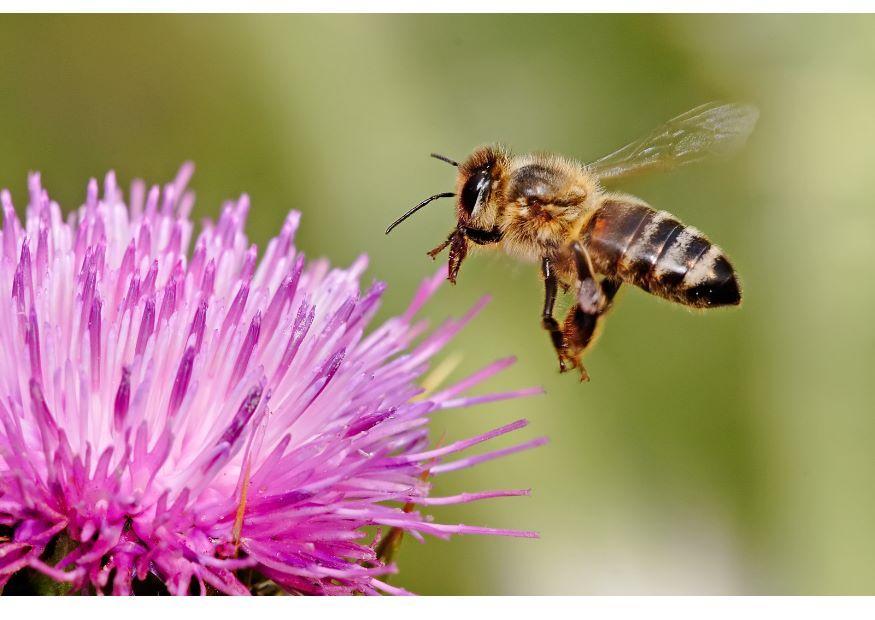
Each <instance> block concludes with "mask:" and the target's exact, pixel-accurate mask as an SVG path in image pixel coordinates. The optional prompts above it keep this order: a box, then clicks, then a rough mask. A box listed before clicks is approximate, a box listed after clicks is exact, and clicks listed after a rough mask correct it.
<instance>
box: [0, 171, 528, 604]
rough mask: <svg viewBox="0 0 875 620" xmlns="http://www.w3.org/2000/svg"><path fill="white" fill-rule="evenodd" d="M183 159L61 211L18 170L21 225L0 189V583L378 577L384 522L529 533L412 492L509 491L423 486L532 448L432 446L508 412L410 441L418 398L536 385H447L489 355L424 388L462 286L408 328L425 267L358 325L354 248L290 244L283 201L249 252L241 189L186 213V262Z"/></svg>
mask: <svg viewBox="0 0 875 620" xmlns="http://www.w3.org/2000/svg"><path fill="white" fill-rule="evenodd" d="M192 170H193V169H192V167H191V166H190V165H186V166H183V168H182V169H181V170H180V172H179V174H178V175H177V177H176V179H175V180H174V181H173V182H172V183H170V184H168V185H166V186H164V187H163V189H161V188H159V187H157V186H155V187H152V188H151V189H149V190H148V191H147V189H146V186H145V185H144V184H143V183H142V182H139V181H138V182H134V184H133V185H132V188H131V192H130V199H129V202H130V206H127V205H126V204H125V203H124V201H123V196H122V192H121V191H120V190H119V187H118V185H117V184H116V180H115V176H114V175H113V174H112V173H109V174H108V175H107V177H106V181H105V183H104V189H103V196H102V198H101V197H100V196H99V191H98V185H97V182H96V181H94V180H92V181H91V182H90V183H89V185H88V190H87V195H86V200H85V204H84V205H83V206H82V207H80V208H79V209H78V210H77V211H75V212H74V213H71V214H70V215H69V217H68V218H67V220H66V222H65V221H64V220H63V218H62V214H61V209H60V207H59V206H58V204H57V203H55V202H53V201H51V200H50V199H49V196H48V194H47V193H46V191H45V190H44V189H43V188H42V185H41V183H40V177H39V175H38V174H32V175H31V176H30V178H29V204H28V207H27V213H26V218H25V222H24V224H23V225H22V223H21V222H20V221H19V220H18V219H17V217H16V214H15V211H14V209H13V205H12V200H11V198H10V194H9V192H7V191H3V192H2V194H0V202H2V209H3V227H2V239H0V298H2V299H5V300H7V301H6V302H5V303H4V304H3V305H2V306H0V312H2V317H0V588H2V586H3V585H4V584H6V583H7V582H8V581H9V580H10V578H11V577H13V575H15V574H16V573H17V572H18V571H21V570H22V569H30V571H34V570H35V571H38V572H41V573H44V574H45V575H47V576H48V577H49V578H50V579H52V580H54V581H57V582H65V583H67V584H68V586H67V587H69V588H73V589H76V590H82V591H86V592H96V593H113V594H130V593H132V592H134V591H135V589H136V588H137V587H139V584H140V583H141V582H142V580H145V579H147V578H149V579H151V580H152V581H155V580H156V579H157V580H159V581H160V582H161V583H163V584H164V586H166V588H167V590H168V591H169V592H171V593H173V594H187V593H189V592H199V593H201V594H203V593H206V592H208V591H213V590H214V591H219V592H223V593H227V594H247V593H249V592H250V585H249V583H248V582H247V580H249V579H252V578H253V576H256V578H258V579H267V580H271V581H272V582H273V583H275V584H277V585H278V586H279V587H281V588H283V589H284V590H286V591H289V592H298V593H313V594H349V593H368V594H373V593H379V592H390V593H398V592H402V591H401V590H400V589H399V588H395V587H392V586H390V585H388V584H387V583H386V582H385V580H384V578H381V577H382V576H383V575H386V574H387V573H389V572H391V571H393V570H394V567H393V566H392V565H391V563H389V562H388V561H387V558H386V557H385V555H384V554H381V553H379V552H378V551H381V550H383V549H381V548H380V541H381V540H382V541H383V543H385V542H386V541H387V540H388V539H386V538H385V536H386V535H387V533H388V532H392V535H393V536H397V533H398V532H408V533H409V534H410V535H412V536H415V537H417V538H421V537H422V535H423V534H430V535H433V536H437V537H442V538H443V537H448V536H450V535H451V534H493V535H506V536H523V537H532V536H535V534H534V533H532V532H527V531H516V530H500V529H489V528H484V527H475V526H470V525H445V524H440V523H435V522H433V521H432V520H431V519H429V518H428V516H427V515H424V514H422V513H421V512H420V511H419V509H418V508H419V507H427V506H429V505H435V504H454V503H463V502H468V501H473V500H479V499H484V498H491V497H499V496H509V495H525V494H527V493H528V491H527V490H507V491H487V492H476V493H463V494H460V495H455V496H451V497H431V496H430V495H429V489H430V484H429V481H428V478H429V476H430V475H436V474H440V473H443V472H447V471H452V470H455V469H459V468H462V467H468V466H471V465H475V464H477V463H480V462H483V461H486V460H489V459H492V458H496V457H499V456H503V455H506V454H510V453H512V452H516V451H518V450H522V449H525V448H529V447H532V446H535V445H538V444H540V443H543V439H535V440H530V441H526V442H523V443H520V444H518V445H515V446H513V447H510V448H503V449H499V450H493V451H491V452H485V453H481V454H479V455H475V456H467V457H459V458H456V459H455V460H445V459H446V457H450V456H454V455H456V454H457V453H459V452H460V451H462V450H465V449H466V448H469V447H471V446H474V445H476V444H479V443H481V442H485V441H487V440H490V439H492V438H494V437H497V436H499V435H503V434H505V433H509V432H511V431H515V430H517V429H520V428H522V427H523V426H525V425H526V421H525V420H518V421H516V422H513V423H511V424H508V425H506V426H503V427H501V428H497V429H495V430H493V431H491V432H488V433H486V434H483V435H480V436H478V437H473V438H471V439H467V440H463V441H458V442H455V443H449V444H447V445H440V446H437V447H429V446H428V443H429V440H428V424H429V421H430V417H431V416H432V415H433V414H435V413H437V412H440V411H442V410H444V409H449V408H455V407H465V406H469V405H474V404H477V403H482V402H487V401H493V400H498V399H502V398H513V397H518V396H524V395H528V394H533V393H536V392H538V391H539V390H534V389H527V390H518V391H515V392H509V393H504V394H492V395H487V396H466V395H465V394H466V393H467V391H468V390H469V389H470V388H472V387H473V386H475V385H476V384H478V383H480V382H481V381H483V380H484V379H486V378H488V377H490V376H491V375H493V374H495V373H496V372H498V371H500V370H501V369H502V368H504V367H506V366H507V365H508V364H509V363H511V362H512V360H509V359H506V360H500V361H498V362H495V363H494V364H491V365H489V366H487V367H486V368H484V369H483V370H481V371H480V372H478V373H476V374H475V375H473V376H471V377H469V378H468V379H465V380H463V381H461V382H460V383H458V384H456V385H454V386H452V387H449V388H446V389H443V390H441V391H440V392H438V393H434V394H431V395H430V396H427V397H425V398H423V397H422V396H423V395H422V394H420V392H421V391H422V390H421V388H418V387H417V381H418V380H420V378H421V377H422V375H423V373H424V372H425V371H426V369H427V366H428V363H429V361H430V360H431V359H432V358H433V357H434V356H435V354H436V353H438V351H439V350H440V349H441V348H442V347H443V346H444V345H445V344H446V343H447V342H448V341H449V340H450V339H451V338H452V337H453V336H454V335H455V334H456V333H457V332H458V331H459V330H460V329H461V328H462V327H463V326H464V325H465V323H467V322H468V321H469V320H470V319H471V318H472V316H473V315H474V314H475V313H476V312H477V310H479V309H480V307H481V305H482V304H480V305H478V306H477V307H476V308H474V310H472V312H471V313H469V314H468V315H467V316H465V317H464V318H462V319H461V320H451V321H448V322H446V323H444V324H443V325H441V326H440V327H438V328H437V329H436V330H435V331H432V332H431V333H427V331H426V326H425V325H424V324H423V323H421V322H414V316H415V315H416V313H417V312H418V310H419V309H420V308H421V306H422V305H423V304H424V303H425V302H426V300H427V299H428V298H429V297H430V296H431V295H432V294H433V293H434V291H435V290H436V289H437V287H438V286H439V285H440V282H441V280H442V279H443V277H444V276H445V273H442V274H438V275H437V276H436V277H434V278H431V279H428V280H426V281H425V282H424V283H423V285H422V287H421V288H420V289H419V291H418V293H417V294H416V296H415V297H414V299H413V301H412V303H411V304H410V307H409V308H408V309H407V310H406V311H405V312H404V314H402V315H401V316H398V317H396V318H392V319H390V320H388V321H386V322H385V323H384V324H383V325H381V326H379V327H377V328H376V329H373V331H370V333H365V328H366V325H367V324H368V322H369V320H370V319H371V317H372V316H373V314H374V312H375V311H376V309H377V305H378V303H379V300H380V296H381V294H382V292H383V289H384V285H383V284H381V283H375V284H373V285H372V286H371V287H370V288H368V289H367V290H366V291H364V292H363V293H362V292H360V289H359V279H360V277H361V274H362V272H363V270H364V269H365V266H366V259H365V258H364V257H362V258H360V259H359V260H357V261H356V262H355V263H354V264H353V265H352V266H351V267H350V268H349V269H331V268H330V267H329V265H328V263H327V262H325V261H322V260H318V261H311V262H309V263H307V262H305V260H304V256H303V255H302V254H301V253H300V252H299V251H297V250H296V248H295V246H294V244H293V237H294V234H295V230H296V228H297V226H298V221H299V214H298V213H295V212H292V213H291V214H290V215H289V216H288V218H287V219H286V221H285V224H284V225H283V228H282V230H281V232H280V234H279V236H277V237H275V238H274V239H272V240H271V241H270V242H269V243H268V245H267V249H266V251H265V253H264V255H263V257H262V258H261V260H260V261H259V260H258V254H257V250H256V247H255V246H254V245H252V246H250V245H249V243H248V241H247V239H246V236H245V234H244V232H243V227H244V222H245V220H246V215H247V211H248V210H249V201H248V198H247V197H246V196H243V197H241V198H240V199H239V200H237V201H236V202H229V203H226V204H225V205H224V207H223V210H222V213H221V216H220V217H219V219H218V222H216V223H213V222H210V221H206V222H205V223H204V226H203V230H202V231H201V232H200V234H199V236H198V237H197V240H196V242H195V244H194V250H193V252H192V253H191V258H190V259H189V258H188V257H187V248H188V246H189V242H190V239H191V237H192V234H193V226H192V223H191V221H190V219H189V213H190V211H191V208H192V205H193V194H192V193H191V192H188V191H186V185H187V182H188V180H189V178H190V176H191V174H192ZM420 336H422V338H420ZM418 396H419V397H418ZM417 397H418V398H417ZM367 526H376V528H377V529H378V530H379V531H381V532H382V533H383V538H380V535H379V534H378V535H377V537H376V538H374V537H370V538H372V540H368V536H367V531H368V529H367ZM371 529H373V528H371ZM383 547H385V545H383ZM245 582H247V583H245Z"/></svg>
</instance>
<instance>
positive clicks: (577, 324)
mask: <svg viewBox="0 0 875 620" xmlns="http://www.w3.org/2000/svg"><path fill="white" fill-rule="evenodd" d="M571 249H572V251H573V253H574V264H575V266H576V268H577V278H578V282H579V288H578V293H577V303H576V304H575V305H574V307H573V308H572V309H571V310H570V311H569V312H568V316H567V317H566V318H565V324H564V326H563V338H564V342H565V347H566V349H567V351H568V353H567V354H568V356H569V357H570V358H571V359H572V360H573V367H575V368H577V369H579V370H580V380H581V381H589V373H587V372H586V368H585V367H584V365H583V363H582V362H581V361H580V360H581V357H582V356H583V353H584V351H586V349H587V348H588V347H589V345H590V344H592V340H593V336H594V335H595V332H596V328H597V327H598V322H599V319H600V318H601V316H602V315H603V314H604V313H605V312H607V311H608V309H609V308H610V307H611V302H612V301H613V299H614V295H616V293H617V291H618V290H619V288H620V284H621V282H620V281H619V280H616V279H613V278H604V279H603V280H602V281H601V282H598V281H596V279H595V274H594V272H593V268H592V262H591V261H590V259H589V255H588V254H587V252H586V249H585V248H584V247H583V246H582V245H581V244H580V243H574V244H573V245H572V247H571Z"/></svg>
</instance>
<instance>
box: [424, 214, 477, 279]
mask: <svg viewBox="0 0 875 620" xmlns="http://www.w3.org/2000/svg"><path fill="white" fill-rule="evenodd" d="M447 246H449V248H450V259H449V262H448V264H447V280H449V281H450V284H455V283H456V276H457V275H458V274H459V268H460V267H461V266H462V261H463V260H465V256H467V255H468V239H467V237H465V234H464V233H463V232H462V230H461V229H460V228H458V227H456V228H454V229H453V230H451V231H450V234H449V236H448V237H447V240H446V241H444V242H443V243H441V244H440V245H439V246H437V247H436V248H434V249H433V250H431V251H430V252H428V255H429V256H430V257H431V258H432V260H434V259H435V258H437V255H438V254H440V253H441V252H443V251H444V250H445V249H446V248H447Z"/></svg>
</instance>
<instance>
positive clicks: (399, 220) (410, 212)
mask: <svg viewBox="0 0 875 620" xmlns="http://www.w3.org/2000/svg"><path fill="white" fill-rule="evenodd" d="M453 196H455V194H454V193H453V192H443V193H440V194H435V195H434V196H429V197H428V198H426V199H425V200H423V201H422V202H420V203H419V204H418V205H416V206H415V207H413V208H412V209H410V211H408V212H407V213H405V214H404V215H402V216H401V217H399V218H398V219H397V220H395V221H394V222H392V223H391V224H389V228H387V229H386V234H387V235H388V234H389V233H390V232H392V229H393V228H395V227H396V226H398V224H400V223H401V222H403V221H404V220H406V219H407V218H408V217H410V216H411V215H413V214H414V213H416V212H417V211H419V210H420V209H421V208H423V207H424V206H425V205H427V204H428V203H430V202H431V201H433V200H437V199H438V198H452V197H453Z"/></svg>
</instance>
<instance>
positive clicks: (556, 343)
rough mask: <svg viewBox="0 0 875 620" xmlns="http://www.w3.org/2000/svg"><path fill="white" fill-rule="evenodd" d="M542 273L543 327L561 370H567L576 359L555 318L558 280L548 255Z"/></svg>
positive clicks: (544, 259) (542, 260)
mask: <svg viewBox="0 0 875 620" xmlns="http://www.w3.org/2000/svg"><path fill="white" fill-rule="evenodd" d="M541 275H542V276H543V277H544V309H543V310H542V311H541V327H543V328H544V329H545V330H547V332H548V333H549V334H550V341H551V342H552V343H553V348H554V349H555V350H556V355H557V356H558V357H559V372H565V371H566V370H568V369H569V365H570V367H571V368H573V367H574V360H573V359H572V358H570V357H569V356H568V352H567V349H566V347H565V337H564V336H563V335H562V330H561V329H560V328H559V323H557V322H556V319H554V318H553V307H554V306H555V305H556V291H557V288H558V280H557V278H556V272H555V271H554V267H553V263H552V262H551V261H550V259H549V258H547V257H546V256H545V257H544V258H542V259H541Z"/></svg>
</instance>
